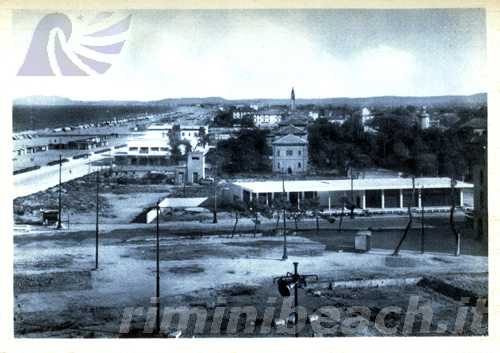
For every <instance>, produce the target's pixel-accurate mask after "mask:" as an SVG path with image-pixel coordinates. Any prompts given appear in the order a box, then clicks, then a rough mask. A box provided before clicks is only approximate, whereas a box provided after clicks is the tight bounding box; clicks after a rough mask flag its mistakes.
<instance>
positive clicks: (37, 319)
mask: <svg viewBox="0 0 500 353" xmlns="http://www.w3.org/2000/svg"><path fill="white" fill-rule="evenodd" d="M15 243H16V244H15V264H14V271H15V305H16V310H15V311H16V315H15V317H16V322H15V330H16V336H19V337H21V336H22V337H47V336H54V337H96V336H97V337H100V336H104V337H118V336H147V335H148V334H147V333H144V325H145V320H146V319H145V317H137V318H136V319H134V320H133V321H132V323H131V325H130V327H129V329H128V330H126V331H127V332H125V333H121V334H120V325H121V324H123V318H124V315H125V313H126V310H127V308H129V309H130V308H132V309H134V308H135V309H137V308H143V309H144V310H148V309H149V308H151V298H152V297H154V296H155V237H154V236H153V234H151V235H150V236H144V235H140V236H130V235H129V236H126V232H122V236H120V235H119V234H109V235H108V236H107V237H104V238H103V239H102V240H101V246H100V252H99V254H100V257H99V258H100V262H99V269H98V270H97V271H92V268H93V266H94V251H95V248H94V240H93V239H92V238H91V237H67V238H64V237H57V238H54V237H50V236H47V237H42V238H31V240H30V238H20V237H16V242H15ZM326 248H327V244H325V243H324V242H321V241H314V240H312V239H308V238H305V237H299V236H289V237H288V256H289V258H288V259H287V260H286V261H281V257H282V252H283V241H282V238H281V237H280V236H274V237H267V236H266V237H257V238H253V237H251V236H246V237H234V238H229V237H228V236H227V235H222V236H206V237H201V238H200V237H193V236H191V237H189V236H176V237H172V236H166V235H163V236H162V239H161V242H160V258H161V261H160V268H161V302H162V305H163V306H164V307H166V306H169V307H170V306H172V307H179V306H183V307H188V308H192V307H202V308H204V309H205V310H208V311H210V310H212V311H213V309H214V307H215V305H216V304H215V301H216V300H222V301H223V302H225V303H226V304H227V305H229V306H248V305H250V306H254V307H255V308H256V310H257V312H259V313H261V311H262V310H264V309H265V307H267V306H269V305H271V304H266V303H267V301H271V302H273V300H274V302H273V303H272V305H271V307H274V308H280V307H281V305H282V304H283V303H282V299H281V298H280V296H279V294H278V292H277V290H276V286H275V284H273V277H275V276H280V275H285V274H286V273H287V272H288V271H292V269H293V266H292V262H294V261H297V262H299V264H300V265H299V271H301V272H302V271H303V272H304V273H315V274H318V275H319V277H320V282H319V283H316V284H310V286H309V287H308V288H306V289H300V297H301V298H302V299H301V300H302V302H301V305H302V304H303V305H304V306H305V308H306V310H307V312H308V314H309V315H313V312H314V311H315V310H317V309H318V308H321V307H322V306H325V305H326V306H332V305H333V306H336V307H339V308H341V309H342V310H343V311H345V310H350V309H349V308H350V307H352V306H353V305H365V306H368V307H371V308H372V309H373V310H374V313H376V312H377V310H378V311H380V310H381V308H382V307H384V306H385V305H389V304H390V303H393V304H395V305H401V306H402V307H405V306H406V307H407V306H408V303H409V300H410V299H411V298H412V297H414V296H416V297H418V298H420V300H421V303H428V304H429V305H431V307H432V308H433V309H434V310H435V317H437V318H439V323H443V322H444V323H446V324H447V327H448V329H446V330H444V332H440V333H441V334H448V335H451V334H456V333H455V332H454V331H453V330H451V329H450V327H452V326H453V324H454V322H455V316H456V313H457V310H458V308H459V307H460V305H461V304H460V298H457V296H460V295H461V294H464V293H465V294H467V295H469V296H470V295H473V296H475V297H482V296H484V295H486V293H487V272H488V267H487V257H482V256H469V255H462V256H460V257H455V256H451V255H445V254H439V253H427V254H425V255H420V254H418V253H415V252H408V251H403V252H402V254H401V255H400V256H399V257H398V258H397V259H396V260H395V261H394V260H390V261H388V255H389V252H388V251H387V250H382V249H374V250H372V251H371V252H370V253H365V254H359V253H353V252H345V251H329V250H325V249H326ZM424 276H425V277H426V278H437V279H438V280H439V282H438V284H439V285H436V284H435V283H434V284H433V282H432V281H431V282H429V281H428V282H425V281H424V282H421V280H422V278H423V277H424ZM467 276H468V277H467ZM387 278H390V279H392V280H396V282H394V283H393V284H392V285H389V286H388V287H380V288H376V287H375V288H371V287H366V286H365V287H366V288H364V289H363V287H361V289H352V288H351V289H350V288H338V289H335V288H334V289H328V287H329V286H330V287H331V286H332V283H334V284H339V285H341V284H342V281H353V280H367V279H387ZM468 278H469V279H468ZM405 279H406V280H408V283H406V282H401V281H404V280H405ZM397 281H399V282H397ZM419 281H420V282H419ZM446 281H448V283H451V285H448V286H445V285H443V284H442V283H444V282H446ZM474 281H476V282H477V283H473V282H474ZM419 283H423V284H424V285H419ZM457 283H459V284H460V283H462V285H461V287H460V285H457ZM463 283H466V285H463ZM467 283H468V285H467ZM471 283H473V284H471ZM479 284H480V285H479ZM457 286H458V287H460V288H463V289H462V290H455V291H453V290H449V289H447V288H449V287H450V288H456V287H457ZM315 288H316V289H318V290H319V291H320V292H321V293H322V294H321V293H320V294H318V293H315V292H314V289H315ZM442 288H445V290H443V289H442ZM485 288H486V289H485ZM443 293H444V294H443ZM450 293H451V294H450ZM457 293H458V294H457ZM471 293H472V294H471ZM269 298H275V299H273V300H271V299H269ZM266 305H267V306H266ZM210 315H213V313H211V312H210V313H209V317H210ZM259 315H260V314H259ZM279 315H280V313H279V310H278V309H277V310H276V313H275V315H274V316H273V317H274V318H275V319H278V318H279ZM354 316H356V315H354ZM259 317H260V316H258V317H257V318H256V319H255V320H253V323H252V322H250V323H249V325H250V326H251V327H254V329H255V327H256V326H259V325H261V324H262V322H261V320H260V319H259ZM224 320H225V321H224ZM227 320H228V318H227V317H226V316H224V317H223V321H224V322H225V325H226V326H225V327H226V331H228V327H229V326H227V325H229V324H228V323H227ZM259 320H260V321H259ZM398 320H400V321H401V320H402V319H401V317H399V319H398ZM146 321H147V320H146ZM243 321H244V320H243ZM396 321H397V320H396ZM368 322H370V323H371V324H370V325H369V327H368V328H363V329H362V330H358V331H352V332H351V331H348V332H347V331H343V330H340V331H328V332H326V333H324V332H323V333H321V332H317V330H316V331H315V330H314V329H313V325H312V324H309V325H306V326H305V327H304V328H303V330H301V334H302V335H307V336H311V335H346V332H347V335H375V334H377V335H380V334H383V333H381V332H380V330H378V329H376V328H374V327H373V324H374V322H375V317H373V318H368ZM396 324H397V323H396ZM396 324H394V325H396ZM252 325H253V326H252ZM401 325H402V324H401ZM401 325H400V326H401ZM433 325H434V326H432V325H431V327H432V328H433V330H431V332H424V333H420V331H419V330H418V329H415V330H413V331H412V330H410V331H409V332H404V331H402V328H398V329H396V330H395V331H394V332H392V335H400V334H412V335H418V334H436V332H438V331H436V330H438V329H440V330H441V329H442V328H443V325H441V326H439V325H438V323H437V322H433ZM436 325H437V326H436ZM223 326H224V325H223ZM396 326H397V325H396ZM438 326H439V327H438ZM469 326H470V325H469ZM245 327H247V326H245V325H243V324H241V325H240V324H238V327H237V328H236V330H235V332H232V331H231V330H229V331H230V332H215V333H213V332H211V331H210V330H209V329H208V328H206V329H204V330H201V332H198V331H196V330H194V328H193V327H192V325H191V326H189V327H186V328H185V329H184V331H183V337H186V336H187V337H190V336H192V335H196V336H232V335H236V336H253V335H260V333H258V332H257V331H252V332H250V333H249V330H245ZM279 328H280V326H279V324H277V325H274V326H273V329H272V330H271V331H270V332H267V331H266V332H264V333H263V334H262V335H263V336H269V335H272V336H276V335H278V336H280V335H293V331H292V332H284V333H283V332H281V331H280V329H279ZM165 330H166V331H167V332H168V328H166V329H165ZM195 331H196V332H195ZM222 331H224V330H222ZM461 334H484V332H479V333H478V332H477V331H471V330H470V329H466V330H465V331H464V332H461Z"/></svg>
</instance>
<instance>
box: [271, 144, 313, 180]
mask: <svg viewBox="0 0 500 353" xmlns="http://www.w3.org/2000/svg"><path fill="white" fill-rule="evenodd" d="M272 148H273V172H275V173H286V174H303V173H305V172H307V170H308V159H309V157H308V151H307V141H306V140H304V139H303V138H300V137H298V136H295V135H292V134H288V135H286V136H284V137H280V138H278V139H276V140H275V141H273V143H272Z"/></svg>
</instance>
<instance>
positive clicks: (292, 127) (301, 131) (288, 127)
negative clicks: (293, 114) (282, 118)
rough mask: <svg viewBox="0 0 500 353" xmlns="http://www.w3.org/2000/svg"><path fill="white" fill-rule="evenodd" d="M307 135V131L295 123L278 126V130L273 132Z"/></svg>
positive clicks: (276, 133) (277, 133)
mask: <svg viewBox="0 0 500 353" xmlns="http://www.w3.org/2000/svg"><path fill="white" fill-rule="evenodd" d="M290 134H291V135H307V131H306V130H305V129H302V128H300V127H297V126H295V125H292V124H290V125H286V126H283V127H281V128H279V130H278V131H276V132H275V135H290Z"/></svg>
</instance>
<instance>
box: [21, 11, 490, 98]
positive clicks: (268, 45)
mask: <svg viewBox="0 0 500 353" xmlns="http://www.w3.org/2000/svg"><path fill="white" fill-rule="evenodd" d="M128 14H132V17H131V18H132V20H131V25H130V28H129V30H128V32H126V33H123V34H121V35H118V36H116V37H115V38H113V37H110V38H104V41H103V42H102V43H100V44H106V43H105V42H106V40H108V43H109V42H110V41H111V42H112V41H113V40H114V41H115V42H116V41H117V40H121V39H124V40H125V44H124V46H123V49H122V51H121V52H120V53H119V54H117V55H108V56H106V55H104V54H101V55H100V56H98V58H101V59H106V60H108V62H110V63H111V64H112V65H111V68H110V69H109V70H108V71H107V72H105V73H104V74H102V75H99V74H95V73H94V74H91V75H89V76H82V77H63V76H53V77H52V76H49V77H16V79H15V81H16V84H15V87H14V92H13V93H14V96H16V97H21V96H30V95H57V96H65V97H69V98H72V99H83V100H103V99H117V100H155V99H162V98H177V97H208V96H220V97H224V98H227V99H246V98H286V97H288V96H289V94H290V90H291V88H292V87H295V91H296V96H297V98H327V97H369V96H383V95H398V96H436V95H450V94H453V95H455V94H456V95H462V94H474V93H478V92H485V91H486V26H485V12H484V10H480V9H460V10H459V9H451V10H437V9H436V10H198V11H190V10H176V11H168V10H160V11H133V12H127V11H121V12H115V13H113V15H112V16H111V17H109V18H107V19H106V21H101V23H97V26H99V25H100V26H101V27H103V28H104V27H106V26H108V25H110V24H113V23H116V22H117V21H119V20H120V19H123V18H124V17H126V16H127V15H128ZM44 15H46V13H43V12H35V11H18V12H16V13H15V14H14V16H13V34H14V43H15V46H14V55H13V63H14V67H16V71H17V70H18V69H17V67H20V66H21V64H22V63H23V60H24V56H25V55H26V52H27V50H28V47H29V46H30V42H31V38H32V35H33V31H34V29H35V27H36V26H37V24H38V22H39V21H40V20H41V19H42V17H43V16H44ZM65 15H67V16H68V17H69V18H70V19H71V22H72V26H73V32H72V34H71V37H70V38H69V39H67V38H65V37H64V36H61V35H60V34H61V33H59V35H60V37H59V38H63V40H62V42H63V46H64V48H65V50H66V51H67V52H72V51H74V50H75V48H77V47H78V46H79V45H80V44H82V43H84V41H85V40H88V38H83V37H84V36H83V34H84V33H86V32H87V33H88V31H89V30H90V29H95V28H97V27H96V25H95V23H94V24H92V23H93V22H92V20H93V19H95V16H96V13H90V12H82V13H78V12H69V13H65ZM91 24H92V25H91ZM57 31H58V29H57V28H55V29H54V31H52V32H51V34H50V36H51V38H52V39H53V40H54V36H55V34H57ZM82 38H83V39H82ZM49 43H53V41H52V42H50V41H49ZM87 44H88V42H87ZM91 44H96V43H91ZM97 44H99V43H97ZM51 45H53V44H51ZM51 45H49V46H48V50H47V52H48V53H49V54H48V55H49V57H50V55H51V54H50V52H51V49H52V46H51ZM52 63H53V62H52Z"/></svg>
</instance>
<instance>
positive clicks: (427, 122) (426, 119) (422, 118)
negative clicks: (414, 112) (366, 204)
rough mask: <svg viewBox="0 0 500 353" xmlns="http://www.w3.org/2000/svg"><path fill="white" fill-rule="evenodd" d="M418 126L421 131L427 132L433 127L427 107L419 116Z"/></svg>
mask: <svg viewBox="0 0 500 353" xmlns="http://www.w3.org/2000/svg"><path fill="white" fill-rule="evenodd" d="M417 126H418V128H419V129H420V130H425V129H428V128H430V127H431V116H430V115H429V113H427V110H426V108H425V107H423V108H422V111H421V112H420V114H418V116H417Z"/></svg>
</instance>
